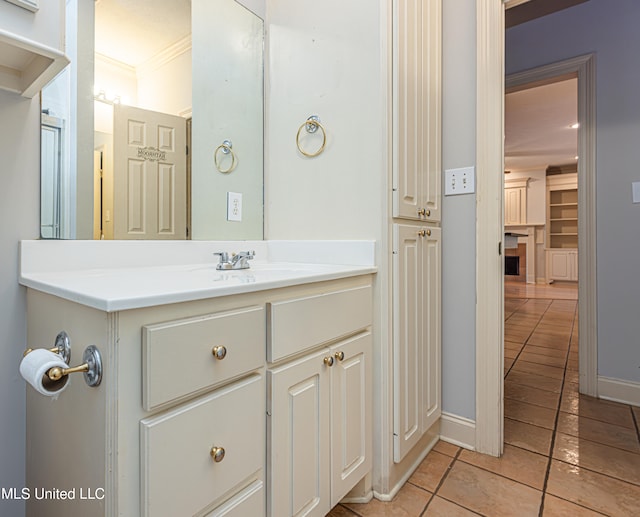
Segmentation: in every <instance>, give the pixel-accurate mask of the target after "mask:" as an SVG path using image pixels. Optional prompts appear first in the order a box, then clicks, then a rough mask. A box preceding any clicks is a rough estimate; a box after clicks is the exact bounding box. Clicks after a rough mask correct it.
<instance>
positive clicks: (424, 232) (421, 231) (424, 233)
mask: <svg viewBox="0 0 640 517" xmlns="http://www.w3.org/2000/svg"><path fill="white" fill-rule="evenodd" d="M418 235H419V236H420V237H424V236H425V235H427V230H419V231H418Z"/></svg>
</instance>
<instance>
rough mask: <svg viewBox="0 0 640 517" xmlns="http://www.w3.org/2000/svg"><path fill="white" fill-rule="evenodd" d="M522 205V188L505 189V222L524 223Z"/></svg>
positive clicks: (508, 223) (506, 224)
mask: <svg viewBox="0 0 640 517" xmlns="http://www.w3.org/2000/svg"><path fill="white" fill-rule="evenodd" d="M521 205H522V189H519V188H506V189H504V224H505V226H508V225H510V224H521V223H524V221H523V220H522V217H521V213H520V212H521V210H520V208H521Z"/></svg>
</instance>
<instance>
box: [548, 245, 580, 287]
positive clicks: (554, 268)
mask: <svg viewBox="0 0 640 517" xmlns="http://www.w3.org/2000/svg"><path fill="white" fill-rule="evenodd" d="M573 269H574V268H573V265H572V261H571V252H570V251H566V250H547V276H548V279H549V280H574V274H573Z"/></svg>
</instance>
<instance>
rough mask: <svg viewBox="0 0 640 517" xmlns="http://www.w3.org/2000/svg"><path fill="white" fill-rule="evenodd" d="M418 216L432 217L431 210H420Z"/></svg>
mask: <svg viewBox="0 0 640 517" xmlns="http://www.w3.org/2000/svg"><path fill="white" fill-rule="evenodd" d="M418 215H421V216H423V217H428V216H430V215H431V210H428V209H426V208H421V209H420V210H418Z"/></svg>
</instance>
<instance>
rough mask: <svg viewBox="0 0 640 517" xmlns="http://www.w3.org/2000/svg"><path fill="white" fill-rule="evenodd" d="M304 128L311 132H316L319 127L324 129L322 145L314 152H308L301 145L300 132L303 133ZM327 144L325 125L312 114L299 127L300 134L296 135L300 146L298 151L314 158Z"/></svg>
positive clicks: (297, 143) (321, 129)
mask: <svg viewBox="0 0 640 517" xmlns="http://www.w3.org/2000/svg"><path fill="white" fill-rule="evenodd" d="M303 128H304V129H305V130H306V131H307V133H310V134H313V133H315V132H316V131H318V129H320V131H322V145H321V146H320V147H319V149H318V150H317V151H316V152H314V153H308V152H306V151H305V150H304V149H302V146H301V145H300V134H301V133H302V129H303ZM326 144H327V132H326V131H325V129H324V126H323V125H322V124H321V123H320V119H319V118H318V117H317V116H316V115H312V116H311V117H309V118H308V119H307V120H306V121H305V122H304V123H303V124H302V125H301V126H300V128H299V129H298V134H297V135H296V145H297V146H298V151H300V152H301V153H302V154H303V155H305V156H306V157H308V158H314V157H315V156H318V155H319V154H320V153H321V152H322V151H324V146H325V145H326Z"/></svg>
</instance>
